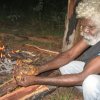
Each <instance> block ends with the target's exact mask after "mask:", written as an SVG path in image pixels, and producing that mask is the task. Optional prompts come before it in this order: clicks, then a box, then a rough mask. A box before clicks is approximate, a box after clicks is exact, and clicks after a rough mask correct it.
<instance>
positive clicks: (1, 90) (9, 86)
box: [0, 79, 18, 97]
mask: <svg viewBox="0 0 100 100" xmlns="http://www.w3.org/2000/svg"><path fill="white" fill-rule="evenodd" d="M17 86H18V85H17V84H16V81H15V80H14V79H11V80H9V81H7V82H5V83H4V84H2V85H0V97H1V96H3V95H5V94H7V93H9V92H11V91H13V90H14V89H16V87H17Z"/></svg>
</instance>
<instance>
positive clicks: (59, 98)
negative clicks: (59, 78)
mask: <svg viewBox="0 0 100 100" xmlns="http://www.w3.org/2000/svg"><path fill="white" fill-rule="evenodd" d="M1 38H2V39H3V42H4V44H5V45H6V46H7V47H8V48H13V49H15V50H20V49H21V48H23V46H24V45H25V44H30V45H36V46H39V47H40V48H43V49H48V50H52V51H56V52H61V47H62V37H59V36H58V37H56V36H55V37H54V36H48V37H47V36H46V37H31V36H30V37H29V36H22V35H21V36H17V35H13V34H8V33H1ZM44 59H45V58H44ZM49 60H50V59H49ZM43 61H45V60H43ZM38 63H39V62H38ZM42 100H82V93H80V92H79V91H78V90H77V89H76V88H73V87H68V88H67V87H59V88H57V89H56V91H54V92H52V93H50V94H49V95H47V96H45V97H43V98H42Z"/></svg>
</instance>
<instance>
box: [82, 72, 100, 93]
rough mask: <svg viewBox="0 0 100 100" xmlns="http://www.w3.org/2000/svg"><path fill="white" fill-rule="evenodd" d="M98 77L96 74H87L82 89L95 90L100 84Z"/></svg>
mask: <svg viewBox="0 0 100 100" xmlns="http://www.w3.org/2000/svg"><path fill="white" fill-rule="evenodd" d="M99 78H100V77H98V75H95V74H93V75H89V76H88V77H87V78H86V79H85V80H84V81H83V85H82V86H83V90H84V89H85V90H86V91H89V92H92V91H95V90H97V88H98V86H99V85H100V79H99Z"/></svg>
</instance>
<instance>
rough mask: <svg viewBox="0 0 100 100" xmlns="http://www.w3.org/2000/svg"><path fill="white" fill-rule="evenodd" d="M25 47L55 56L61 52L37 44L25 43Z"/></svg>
mask: <svg viewBox="0 0 100 100" xmlns="http://www.w3.org/2000/svg"><path fill="white" fill-rule="evenodd" d="M24 47H26V48H30V49H31V50H34V51H39V52H43V53H46V54H50V55H54V56H56V55H58V54H59V52H56V51H51V50H47V49H42V48H40V47H38V46H36V45H30V44H25V46H24Z"/></svg>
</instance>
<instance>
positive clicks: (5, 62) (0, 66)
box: [0, 58, 16, 74]
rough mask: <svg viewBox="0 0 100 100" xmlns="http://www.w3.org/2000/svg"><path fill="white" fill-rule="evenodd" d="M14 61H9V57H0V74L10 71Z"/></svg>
mask: <svg viewBox="0 0 100 100" xmlns="http://www.w3.org/2000/svg"><path fill="white" fill-rule="evenodd" d="M15 64H16V61H11V59H9V58H4V59H2V58H1V59H0V74H3V73H11V72H12V69H13V66H14V65H15Z"/></svg>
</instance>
